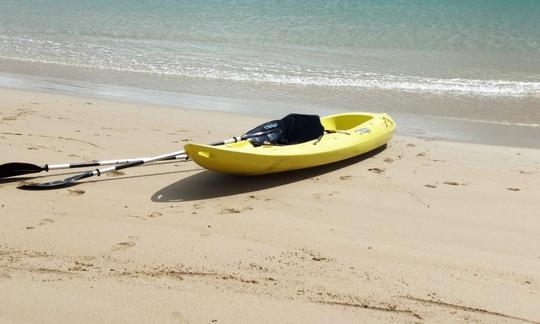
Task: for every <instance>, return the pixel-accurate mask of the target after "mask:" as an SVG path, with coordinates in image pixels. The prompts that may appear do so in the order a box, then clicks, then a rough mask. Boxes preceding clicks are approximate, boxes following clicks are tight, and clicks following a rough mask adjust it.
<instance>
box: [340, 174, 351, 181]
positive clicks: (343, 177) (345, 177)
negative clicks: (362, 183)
mask: <svg viewBox="0 0 540 324" xmlns="http://www.w3.org/2000/svg"><path fill="white" fill-rule="evenodd" d="M339 179H341V180H343V181H347V180H351V179H352V176H350V175H346V176H341V177H339Z"/></svg>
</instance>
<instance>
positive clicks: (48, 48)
mask: <svg viewBox="0 0 540 324" xmlns="http://www.w3.org/2000/svg"><path fill="white" fill-rule="evenodd" d="M128 45H129V46H126V44H116V43H114V42H112V43H109V42H103V41H102V43H99V44H93V43H84V42H77V43H73V42H59V41H51V40H35V39H31V38H20V37H11V36H1V35H0V59H5V60H14V61H20V62H31V63H38V64H54V65H61V66H68V67H76V68H88V69H101V70H110V71H118V72H131V73H144V74H155V75H163V76H179V77H189V78H203V79H212V80H225V81H236V82H256V83H271V84H281V85H291V86H320V87H333V88H358V89H365V90H392V91H404V92H418V93H432V94H453V95H465V96H471V95H472V96H507V97H508V96H509V97H523V96H532V97H540V82H530V81H515V80H482V79H465V78H453V79H448V78H447V79H444V78H432V77H419V76H407V75H393V74H382V73H369V72H363V71H350V70H346V69H329V68H327V69H325V68H323V67H321V66H317V67H313V66H309V65H306V66H299V65H298V64H296V65H294V64H287V63H284V62H278V63H270V62H269V63H267V64H266V63H265V64H262V63H260V62H259V61H257V58H253V57H247V58H242V57H240V58H238V57H235V56H234V55H223V56H219V55H217V56H216V55H206V56H205V53H204V52H200V51H195V52H192V49H191V48H189V47H186V46H184V47H178V44H168V45H167V46H166V48H165V49H164V48H161V47H159V46H156V44H151V45H152V46H149V45H150V44H146V43H144V42H143V43H140V42H131V43H129V44H128ZM175 46H176V47H175ZM201 53H202V54H201Z"/></svg>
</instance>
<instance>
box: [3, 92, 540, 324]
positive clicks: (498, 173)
mask: <svg viewBox="0 0 540 324" xmlns="http://www.w3.org/2000/svg"><path fill="white" fill-rule="evenodd" d="M0 98H1V99H0V152H1V153H0V164H2V163H7V162H15V161H17V162H31V163H36V164H42V163H43V164H44V163H65V162H77V161H85V160H94V159H114V158H126V157H140V156H153V155H158V154H161V153H167V152H173V151H176V150H180V149H182V147H183V145H184V144H185V143H187V142H202V143H206V142H213V141H216V140H221V139H224V138H229V137H231V136H235V135H241V134H243V133H244V132H245V131H247V130H249V129H251V128H252V127H253V126H256V125H258V124H260V123H261V122H263V121H265V120H263V119H261V118H258V117H250V116H242V115H236V114H229V113H219V112H208V111H202V110H189V109H179V108H169V107H158V106H150V105H142V104H134V103H121V102H114V101H105V100H98V99H94V98H84V97H75V96H66V95H57V94H50V93H37V92H27V91H16V90H5V89H3V90H0ZM78 172H80V171H78V170H75V171H73V172H72V171H68V172H67V171H57V172H54V173H53V172H50V173H43V174H37V175H35V176H28V177H25V176H23V177H19V178H9V179H2V180H0V300H1V301H2V302H1V303H0V322H1V323H74V322H75V323H97V322H99V323H254V322H257V323H276V322H278V323H292V322H295V323H337V322H340V323H424V322H425V323H456V322H469V321H470V322H479V323H500V322H502V323H506V322H507V323H540V307H539V305H540V250H539V247H540V212H539V210H540V203H539V200H538V197H540V150H535V149H526V148H517V147H502V146H500V147H499V146H487V145H477V144H466V143H456V142H443V141H438V140H434V139H429V138H428V139H418V138H412V137H403V136H396V137H394V139H393V140H392V141H391V142H390V143H389V145H388V147H387V148H386V149H384V150H382V151H380V152H378V153H377V154H374V155H371V156H367V157H360V158H354V159H352V160H348V161H344V162H341V163H337V164H333V165H328V166H324V167H319V168H315V169H309V170H304V171H299V172H292V173H285V174H278V175H271V176H262V177H249V178H247V177H232V176H225V175H220V174H216V173H212V172H209V171H205V170H204V169H201V168H200V167H198V166H197V165H196V164H194V163H192V162H189V161H187V162H186V161H173V162H162V163H157V164H154V165H149V166H141V167H137V168H131V169H127V170H123V171H122V172H117V173H114V174H112V175H104V176H102V177H99V178H92V179H89V180H88V181H83V182H82V183H81V184H79V185H76V186H73V187H71V188H68V189H59V190H51V191H32V192H30V191H22V190H18V189H17V188H16V187H17V186H18V185H19V183H20V181H22V180H31V181H37V182H43V181H49V180H53V179H61V178H64V177H67V176H69V175H71V174H76V173H78Z"/></svg>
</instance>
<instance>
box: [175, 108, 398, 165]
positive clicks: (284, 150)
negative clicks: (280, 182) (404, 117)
mask: <svg viewBox="0 0 540 324" xmlns="http://www.w3.org/2000/svg"><path fill="white" fill-rule="evenodd" d="M321 124H322V125H323V126H324V128H325V131H326V132H325V134H324V135H323V136H322V137H321V138H319V139H316V140H312V141H308V142H305V143H300V144H293V145H261V146H257V147H255V146H253V145H252V144H251V143H250V142H249V141H247V140H244V141H240V142H237V143H232V144H226V145H221V146H209V145H202V144H187V145H185V150H186V152H187V154H188V156H189V157H190V158H191V159H192V160H193V161H195V162H196V163H197V164H199V165H200V166H202V167H204V168H206V169H209V170H213V171H217V172H222V173H229V174H239V175H259V174H268V173H276V172H283V171H289V170H297V169H303V168H309V167H314V166H319V165H323V164H328V163H333V162H337V161H341V160H345V159H348V158H351V157H354V156H357V155H360V154H363V153H366V152H369V151H371V150H374V149H376V148H378V147H380V146H382V145H384V144H386V143H387V142H388V141H389V140H390V138H391V137H392V135H393V133H394V130H395V122H394V121H393V119H392V118H391V117H390V116H389V115H387V114H374V113H345V114H338V115H331V116H327V117H323V118H321Z"/></svg>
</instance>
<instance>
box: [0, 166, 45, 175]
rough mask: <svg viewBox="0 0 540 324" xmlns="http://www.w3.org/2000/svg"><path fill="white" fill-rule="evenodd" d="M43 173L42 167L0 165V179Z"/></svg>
mask: <svg viewBox="0 0 540 324" xmlns="http://www.w3.org/2000/svg"><path fill="white" fill-rule="evenodd" d="M41 171H45V168H44V167H40V166H39V165H35V164H31V163H19V162H13V163H6V164H2V165H0V178H7V177H15V176H19V175H23V174H29V173H38V172H41Z"/></svg>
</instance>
